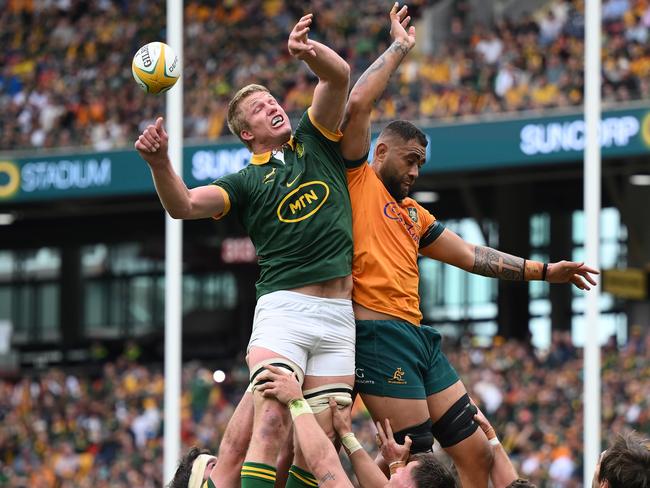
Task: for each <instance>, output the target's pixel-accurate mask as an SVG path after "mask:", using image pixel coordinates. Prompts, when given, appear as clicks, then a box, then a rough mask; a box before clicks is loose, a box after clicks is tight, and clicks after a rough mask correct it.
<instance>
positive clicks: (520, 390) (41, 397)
mask: <svg viewBox="0 0 650 488" xmlns="http://www.w3.org/2000/svg"><path fill="white" fill-rule="evenodd" d="M447 354H448V356H449V358H450V360H451V361H452V363H453V364H455V365H456V366H457V368H458V370H459V372H460V373H461V376H462V377H463V380H464V382H465V384H466V385H469V387H470V393H471V394H472V396H473V398H474V400H475V401H477V403H479V404H480V405H481V406H482V409H483V411H484V412H485V413H486V415H488V417H489V418H490V419H491V420H492V422H493V424H494V426H495V428H496V429H497V432H498V433H499V435H500V437H501V440H502V443H503V445H504V447H505V448H506V449H507V450H508V452H509V453H510V455H511V457H512V459H513V461H514V463H515V465H516V467H517V468H518V470H519V472H520V473H521V474H522V475H523V476H526V477H527V478H529V479H530V480H531V481H532V482H534V483H536V484H537V486H538V487H540V488H544V487H561V488H564V487H567V488H568V487H577V486H580V483H579V479H580V477H581V473H582V467H581V459H582V434H581V433H582V410H581V393H582V380H581V376H580V375H581V369H582V359H581V358H580V351H579V350H577V349H575V348H574V347H573V346H572V345H571V343H570V340H569V337H568V334H563V333H556V335H555V336H554V339H553V343H552V346H551V347H550V349H549V351H546V352H541V351H536V350H533V349H531V348H530V347H528V346H524V345H522V344H520V343H517V342H513V341H503V340H500V338H495V340H494V342H493V344H492V345H491V346H490V347H489V348H482V347H478V346H474V345H472V340H471V338H468V337H465V338H462V339H461V340H460V341H458V343H456V344H451V343H450V344H448V347H447ZM246 379H247V373H246V371H245V368H244V367H243V365H238V366H237V367H235V368H233V370H232V371H230V372H229V374H228V376H227V380H226V382H224V383H221V384H217V383H215V382H214V380H213V379H212V373H211V371H209V370H208V369H207V368H205V367H203V366H202V365H200V364H187V365H186V366H185V368H184V370H183V399H182V415H181V417H182V427H181V435H182V442H183V445H184V448H186V447H189V446H192V445H198V446H200V447H205V448H208V449H210V450H212V451H214V452H216V451H217V449H218V446H219V442H220V439H221V436H222V434H223V431H224V429H225V427H226V424H227V421H228V419H229V418H230V416H231V414H232V412H233V410H234V407H235V405H236V402H237V401H238V399H239V395H240V394H241V392H242V391H243V389H244V388H245V385H246ZM163 390H164V384H163V377H162V373H161V368H160V367H154V366H145V365H143V364H139V363H138V362H137V361H134V360H133V359H128V358H127V355H124V356H122V357H121V358H120V359H118V360H117V361H116V362H114V363H106V364H105V365H104V366H103V369H100V370H98V372H97V374H95V375H89V374H87V373H86V374H78V373H77V374H72V373H70V372H67V373H65V372H63V371H60V370H49V371H47V372H44V373H43V374H35V375H34V376H33V377H22V378H20V379H17V380H15V381H12V380H9V379H4V380H0V485H2V486H4V485H5V484H6V485H8V486H12V487H23V486H25V487H26V486H41V487H61V488H66V487H73V486H78V487H91V486H92V487H125V488H126V487H130V486H142V487H154V486H161V484H162V479H161V470H162V406H163V405H162V401H163ZM603 392H605V393H604V395H603V403H602V408H603V419H604V423H603V432H604V433H605V435H604V439H607V438H608V435H607V433H613V432H623V431H625V430H626V429H636V430H638V431H641V432H649V431H650V336H644V335H643V334H642V333H641V331H640V330H636V329H633V332H632V334H631V337H630V340H629V342H628V344H627V345H626V346H624V347H623V348H618V347H616V346H615V345H614V343H611V344H610V345H609V346H608V347H606V348H604V349H603ZM354 415H355V417H354V430H355V432H356V433H357V438H358V439H359V440H360V441H361V442H362V444H363V445H364V446H365V447H366V449H368V450H370V451H372V452H376V445H375V430H374V427H373V426H372V422H371V421H370V420H369V417H368V414H367V412H366V411H365V408H364V407H363V405H361V404H360V402H359V401H357V403H356V404H355V410H354Z"/></svg>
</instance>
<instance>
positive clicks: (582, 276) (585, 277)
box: [546, 261, 600, 290]
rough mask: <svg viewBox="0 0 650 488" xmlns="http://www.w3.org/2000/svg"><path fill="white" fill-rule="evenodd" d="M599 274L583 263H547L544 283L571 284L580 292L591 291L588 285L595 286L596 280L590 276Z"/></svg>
mask: <svg viewBox="0 0 650 488" xmlns="http://www.w3.org/2000/svg"><path fill="white" fill-rule="evenodd" d="M597 274H600V272H599V271H598V270H597V269H595V268H591V267H589V266H586V265H585V263H576V262H573V261H559V262H557V263H549V265H548V270H547V271H546V281H548V282H549V283H573V284H574V285H575V286H576V287H578V288H580V289H581V290H591V287H590V286H589V285H590V284H591V285H593V286H596V280H594V278H593V276H592V275H597Z"/></svg>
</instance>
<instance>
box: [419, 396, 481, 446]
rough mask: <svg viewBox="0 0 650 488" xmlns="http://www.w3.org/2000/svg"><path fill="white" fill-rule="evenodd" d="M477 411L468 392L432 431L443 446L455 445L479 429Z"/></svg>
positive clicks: (434, 425) (441, 418)
mask: <svg viewBox="0 0 650 488" xmlns="http://www.w3.org/2000/svg"><path fill="white" fill-rule="evenodd" d="M476 412H477V409H476V407H475V406H474V405H473V404H472V403H471V402H470V401H469V395H468V394H467V393H466V394H465V395H463V396H462V397H460V399H459V400H458V401H457V402H456V403H454V404H453V405H452V406H451V407H450V408H449V410H447V411H446V412H445V414H444V415H443V416H442V417H440V420H438V421H437V422H436V423H435V424H433V427H432V428H431V432H432V433H433V435H434V437H435V438H436V439H438V442H439V443H440V445H441V446H442V447H451V446H454V445H456V444H458V443H459V442H460V441H462V440H465V439H467V438H468V437H469V436H471V435H472V434H473V433H474V432H476V429H478V424H477V423H476V422H475V421H474V415H476Z"/></svg>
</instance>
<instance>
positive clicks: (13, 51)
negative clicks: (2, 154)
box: [0, 0, 650, 150]
mask: <svg viewBox="0 0 650 488" xmlns="http://www.w3.org/2000/svg"><path fill="white" fill-rule="evenodd" d="M429 3H433V2H429V1H427V0H414V1H412V2H408V5H409V12H410V14H411V15H412V16H413V17H414V18H415V19H417V18H418V16H420V15H421V13H422V11H423V10H424V9H425V8H426V7H427V5H428V4H429ZM454 6H455V8H454V9H453V11H452V14H451V19H450V23H449V26H450V27H449V30H450V32H449V35H448V37H447V39H446V42H444V43H440V45H438V46H436V49H435V51H434V52H433V53H432V54H423V53H415V52H414V53H412V54H411V55H410V56H409V58H407V60H406V61H405V62H404V63H403V66H402V67H401V68H400V71H399V76H398V77H397V79H396V82H395V83H393V85H392V86H391V88H390V89H389V90H387V91H386V93H385V95H384V96H383V98H382V100H381V101H380V103H379V106H378V108H377V110H376V111H375V115H374V117H375V118H376V119H382V120H383V119H391V118H396V117H400V118H407V119H413V120H415V119H434V118H445V117H454V116H467V115H473V114H485V113H494V112H501V111H513V110H524V109H543V108H550V107H557V106H560V107H562V106H570V105H580V104H581V103H582V90H583V75H582V59H583V51H584V45H583V40H582V36H583V27H584V0H551V1H549V2H548V4H546V5H545V6H544V7H543V8H542V9H540V10H539V11H536V12H531V13H530V14H527V15H524V16H523V17H521V18H517V19H512V20H500V21H498V22H496V23H495V24H494V25H483V24H476V23H470V20H469V18H468V15H467V2H465V1H464V0H456V2H455V3H454ZM310 10H311V11H313V12H315V13H316V17H315V24H314V26H313V29H312V32H311V34H310V35H311V36H312V37H313V38H314V39H316V40H318V39H319V38H322V39H327V43H328V45H330V46H332V47H334V48H335V49H336V50H337V51H338V52H339V53H340V54H341V55H342V56H343V57H344V58H345V59H347V60H348V61H349V63H350V65H351V67H352V69H353V79H356V77H358V76H359V75H360V73H361V72H362V71H363V69H365V68H366V67H367V66H368V65H369V63H370V62H371V61H372V59H374V58H373V57H374V56H375V54H376V53H377V52H381V51H382V50H383V49H384V46H385V45H386V43H387V41H388V32H387V22H386V7H385V5H384V3H382V2H378V1H370V2H354V1H353V0H340V1H332V0H314V1H312V2H311V7H310ZM303 11H304V2H296V1H292V0H255V1H246V2H243V1H239V0H220V1H217V2H212V1H205V0H188V1H186V2H185V18H184V26H185V27H184V29H185V30H184V33H185V39H186V42H185V51H184V56H183V59H184V68H183V80H184V87H185V100H184V107H185V108H184V112H185V114H186V117H185V135H186V136H187V137H189V138H203V139H205V138H209V139H214V138H217V137H219V136H220V135H223V134H226V133H227V131H228V129H227V127H226V124H225V116H226V107H227V102H228V100H229V97H230V96H232V94H233V93H234V91H235V90H236V89H237V88H239V87H241V86H243V85H245V84H247V83H250V82H258V83H259V82H261V83H263V84H266V85H267V86H268V87H269V88H270V89H271V91H272V92H273V93H274V94H276V95H277V96H278V98H279V99H280V100H281V101H282V103H283V104H284V106H285V107H286V109H287V112H289V113H290V114H293V115H296V114H299V113H300V112H301V111H302V110H303V109H304V108H305V107H306V106H308V105H309V103H310V100H311V96H312V91H313V87H314V86H315V83H314V80H312V79H310V77H309V76H308V74H307V72H306V71H305V70H304V68H303V67H302V66H300V64H299V63H295V62H294V61H293V60H292V58H291V57H290V56H289V55H288V53H287V49H286V37H287V33H288V32H289V31H290V29H291V27H292V25H293V22H294V21H295V19H297V18H298V17H300V15H302V14H303ZM164 20H165V12H164V3H161V2H149V1H146V0H135V1H125V0H97V1H94V2H84V1H79V0H43V1H35V0H0V43H1V44H2V46H3V47H4V49H3V50H2V52H1V53H0V150H13V149H20V148H50V147H69V146H92V147H93V148H95V149H96V150H105V149H109V148H112V147H121V146H128V145H130V143H131V142H132V141H134V140H135V138H136V137H137V134H138V133H139V132H141V130H142V127H138V124H139V123H140V122H139V121H143V120H152V119H153V118H154V116H155V115H157V114H160V113H162V111H163V105H164V97H155V96H147V95H145V94H143V93H142V92H141V91H140V89H139V88H138V87H137V85H136V84H135V82H134V81H133V79H132V77H131V72H130V65H131V57H132V56H133V54H134V53H135V51H136V50H137V49H138V48H139V47H140V46H141V45H143V44H145V43H146V42H150V41H153V40H161V39H164V37H165V31H164V29H163V24H164ZM603 21H604V35H605V39H604V42H603V74H604V83H603V96H604V100H605V101H606V102H624V101H627V100H631V99H640V98H642V99H647V98H649V97H650V81H648V80H649V78H648V74H649V73H650V48H649V47H648V45H647V40H648V33H649V31H648V29H649V28H650V2H648V0H604V2H603ZM142 123H143V124H144V123H145V122H142Z"/></svg>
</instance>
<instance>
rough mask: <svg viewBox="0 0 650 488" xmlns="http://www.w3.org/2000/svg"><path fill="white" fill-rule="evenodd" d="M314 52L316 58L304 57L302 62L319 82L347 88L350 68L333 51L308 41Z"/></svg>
mask: <svg viewBox="0 0 650 488" xmlns="http://www.w3.org/2000/svg"><path fill="white" fill-rule="evenodd" d="M310 42H311V43H312V45H313V47H314V51H315V52H316V56H309V55H308V56H305V58H304V59H303V61H305V63H307V66H309V69H311V70H312V71H313V72H314V74H315V75H316V76H317V77H318V79H319V80H320V81H324V82H331V83H337V84H339V83H340V84H342V85H343V84H344V85H345V87H346V90H347V86H348V83H349V80H350V66H349V65H348V63H346V62H345V60H344V59H343V58H342V57H341V56H339V55H338V54H337V53H336V52H335V51H334V50H333V49H331V48H329V47H327V46H326V45H324V44H321V43H320V42H316V41H310Z"/></svg>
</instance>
